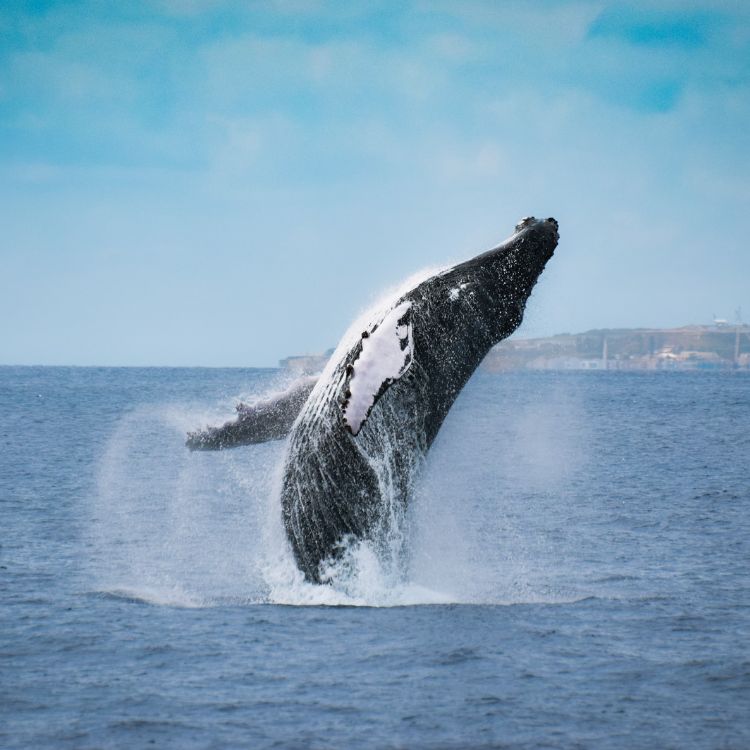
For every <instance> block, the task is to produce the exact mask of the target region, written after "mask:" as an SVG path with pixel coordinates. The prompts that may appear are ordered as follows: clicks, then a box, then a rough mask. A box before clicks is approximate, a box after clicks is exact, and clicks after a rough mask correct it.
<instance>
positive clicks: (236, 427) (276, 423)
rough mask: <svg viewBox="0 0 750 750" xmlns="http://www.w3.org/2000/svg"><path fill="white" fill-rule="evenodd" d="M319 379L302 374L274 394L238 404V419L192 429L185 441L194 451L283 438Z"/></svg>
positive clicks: (215, 449)
mask: <svg viewBox="0 0 750 750" xmlns="http://www.w3.org/2000/svg"><path fill="white" fill-rule="evenodd" d="M316 382H317V376H315V377H309V378H303V379H301V380H298V381H297V382H296V383H294V385H292V386H291V388H289V389H288V390H286V391H284V392H283V393H281V394H278V395H277V396H275V397H273V398H270V399H267V400H265V401H260V402H258V403H257V404H253V405H251V406H249V405H247V404H242V403H240V404H237V419H235V420H233V421H231V422H226V423H225V424H223V425H222V426H221V427H207V428H206V429H205V430H196V431H195V432H189V433H188V435H187V440H186V441H185V445H187V447H188V448H190V450H191V451H217V450H223V449H224V448H236V447H237V446H239V445H250V444H252V443H265V442H266V441H268V440H281V439H282V438H285V437H286V436H287V435H288V434H289V431H290V430H291V429H292V425H293V424H294V420H295V419H296V418H297V415H298V414H299V413H300V411H301V409H302V407H303V405H304V403H305V401H307V397H308V396H309V395H310V392H311V391H312V389H313V387H314V386H315V383H316Z"/></svg>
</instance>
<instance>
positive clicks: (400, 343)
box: [342, 302, 414, 435]
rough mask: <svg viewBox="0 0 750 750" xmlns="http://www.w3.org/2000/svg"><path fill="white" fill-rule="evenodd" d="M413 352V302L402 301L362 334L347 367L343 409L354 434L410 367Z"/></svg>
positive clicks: (346, 421) (347, 423) (345, 421)
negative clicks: (381, 398) (353, 356)
mask: <svg viewBox="0 0 750 750" xmlns="http://www.w3.org/2000/svg"><path fill="white" fill-rule="evenodd" d="M413 355H414V339H413V336H412V320H411V302H402V303H401V304H400V305H398V306H397V307H395V308H393V310H391V311H390V312H389V313H388V314H387V315H386V316H385V318H384V319H383V320H382V321H381V322H380V323H379V324H378V325H376V326H373V327H372V328H371V329H370V330H369V331H365V332H364V333H363V334H362V341H361V350H360V352H359V354H358V355H357V357H356V358H355V359H354V361H353V362H352V363H351V365H350V366H349V367H348V368H347V372H346V380H345V384H344V401H343V403H342V410H343V416H344V423H345V424H346V426H347V428H348V429H349V430H350V431H351V433H352V434H353V435H357V434H358V433H359V431H360V430H361V429H362V426H363V425H364V423H365V422H366V421H367V417H368V416H369V415H370V412H371V411H372V408H373V407H374V406H375V404H376V403H377V401H378V399H379V398H380V397H381V396H382V395H383V394H384V393H385V392H386V391H387V390H388V388H389V387H390V386H391V385H392V384H393V383H395V382H396V381H397V380H398V379H399V378H401V377H402V376H403V375H404V373H406V372H407V370H408V369H409V367H411V363H412V358H413Z"/></svg>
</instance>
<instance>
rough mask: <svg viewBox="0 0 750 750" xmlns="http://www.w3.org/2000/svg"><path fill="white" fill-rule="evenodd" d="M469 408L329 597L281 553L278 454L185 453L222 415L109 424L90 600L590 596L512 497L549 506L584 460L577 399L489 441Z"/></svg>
mask: <svg viewBox="0 0 750 750" xmlns="http://www.w3.org/2000/svg"><path fill="white" fill-rule="evenodd" d="M275 390H276V389H275V387H274V384H268V383H267V382H260V383H258V385H257V390H256V391H247V392H245V393H243V394H242V398H240V394H238V395H237V398H236V400H237V401H239V400H244V401H246V402H250V403H252V402H253V401H254V400H259V399H261V398H268V397H269V394H273V392H274V391H275ZM464 401H468V403H464V402H463V401H459V403H458V404H457V406H456V409H455V412H456V415H455V417H451V418H449V419H448V422H447V424H446V427H445V429H444V431H443V433H442V434H441V437H440V438H439V439H438V441H437V443H436V445H435V446H434V447H433V449H432V453H431V455H430V457H429V459H428V461H427V463H426V465H425V467H424V470H423V471H422V473H421V476H419V477H418V480H417V482H416V483H415V487H414V502H413V504H412V506H411V508H410V509H409V511H408V514H407V516H406V517H403V518H402V517H401V516H400V515H399V514H395V515H394V516H393V517H392V518H391V519H390V523H389V524H387V526H386V528H387V530H388V532H389V533H388V535H387V536H386V535H383V536H382V537H381V538H379V539H378V540H377V542H376V543H373V542H372V541H364V542H358V541H354V540H350V542H349V543H348V544H347V545H346V548H345V551H344V553H343V555H342V557H341V559H339V560H336V561H332V562H330V563H329V564H328V565H327V572H328V575H329V577H330V579H331V583H330V585H327V586H317V585H311V584H309V583H307V582H305V581H304V579H303V578H302V576H301V574H300V572H299V570H298V569H297V567H296V564H295V562H294V559H293V556H292V554H291V549H290V547H289V545H288V542H287V539H286V534H285V531H284V528H283V525H282V521H281V513H280V501H279V484H280V472H281V470H282V465H283V460H284V451H285V443H284V441H272V442H269V443H265V444H260V445H253V446H246V447H242V448H238V449H234V450H225V451H219V452H195V453H191V452H189V451H188V450H187V449H186V448H185V446H184V436H185V434H186V432H187V431H188V430H191V429H194V428H195V427H196V426H198V425H201V424H205V423H207V422H213V423H220V422H221V421H223V420H225V419H228V418H230V416H231V413H229V412H227V410H226V403H219V404H216V403H214V404H210V403H205V404H193V405H185V404H174V403H173V404H170V403H162V404H149V405H148V406H138V407H136V408H135V409H133V410H132V411H130V412H128V413H127V414H125V415H124V416H123V417H121V418H120V419H119V420H118V421H117V423H116V425H115V427H114V429H113V431H112V433H111V435H110V436H109V438H108V440H107V442H106V446H105V448H104V450H103V453H102V455H101V457H100V459H99V461H98V465H97V469H96V491H95V492H94V493H93V495H92V498H91V508H90V511H89V513H90V515H89V519H88V522H89V527H88V529H87V535H88V537H89V541H90V544H91V549H92V554H91V557H90V560H89V561H88V566H87V567H88V570H87V576H89V577H90V580H91V585H92V586H94V588H95V590H98V591H101V592H105V593H108V594H110V595H116V596H123V597H130V598H133V599H139V600H143V601H147V602H152V603H156V604H166V605H176V606H186V607H207V606H217V605H222V604H227V603H236V604H243V603H244V604H251V603H280V604H290V605H295V604H298V605H315V604H338V605H353V606H355V605H360V606H395V605H411V604H434V603H471V604H513V603H519V602H554V601H556V600H558V599H561V600H563V601H571V600H575V599H576V598H581V597H584V596H587V595H589V594H590V592H589V593H583V592H582V591H581V590H579V589H576V588H574V587H567V588H566V587H565V586H560V585H559V584H558V583H557V582H556V581H555V576H554V574H553V572H552V570H550V569H547V568H546V566H545V563H546V561H547V558H548V557H549V555H546V554H545V550H544V549H543V548H539V540H538V539H534V538H533V536H531V537H530V536H529V523H528V521H529V519H528V518H527V516H533V515H535V512H536V511H535V509H534V508H531V509H526V510H525V512H524V511H519V508H518V504H517V498H518V496H519V493H520V494H533V495H535V496H539V495H544V494H545V493H549V492H552V491H555V490H556V488H558V487H560V486H562V485H563V484H564V483H565V481H566V478H569V477H570V475H571V474H572V473H574V472H575V471H576V468H577V466H578V465H579V464H580V463H581V462H582V461H583V460H584V457H585V436H584V435H583V426H582V423H583V415H582V413H581V403H580V399H579V398H578V397H577V395H576V394H575V393H571V392H570V389H567V390H566V391H565V392H561V391H558V392H555V389H553V390H552V392H551V393H550V394H548V398H547V399H546V401H545V403H543V404H531V403H529V404H526V405H524V406H523V408H521V409H520V410H518V411H517V412H514V413H509V414H506V415H505V419H503V420H501V421H500V423H499V425H497V426H496V427H494V428H493V426H492V424H493V423H495V422H497V420H496V419H494V415H492V413H489V414H488V413H487V412H486V411H484V413H483V414H480V415H479V420H480V421H479V423H478V424H476V423H475V422H474V419H475V417H476V415H475V414H474V413H473V412H474V411H475V410H474V409H472V404H471V401H470V397H469V399H464ZM224 402H226V399H224ZM222 406H223V407H224V408H223V409H222ZM493 433H494V434H493ZM478 435H486V436H488V438H487V439H485V440H481V439H478V437H477V436H478ZM457 446H458V448H457ZM498 470H499V471H498ZM498 474H499V476H501V477H502V478H503V483H502V484H498V482H497V481H496V475H498ZM385 512H388V511H387V503H386V509H385ZM532 528H533V524H532ZM551 567H554V566H551Z"/></svg>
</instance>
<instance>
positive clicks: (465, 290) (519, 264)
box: [436, 216, 559, 347]
mask: <svg viewBox="0 0 750 750" xmlns="http://www.w3.org/2000/svg"><path fill="white" fill-rule="evenodd" d="M558 240H559V232H558V224H557V221H556V220H555V219H553V218H549V219H536V218H534V217H533V216H528V217H526V218H524V219H521V221H519V222H518V224H517V225H516V227H515V231H514V233H513V234H512V235H511V236H510V237H509V238H508V239H507V240H505V242H503V243H501V244H500V245H498V246H497V247H495V248H493V249H492V250H488V251H487V252H484V253H482V254H480V255H477V256H476V257H474V258H471V259H470V260H467V261H465V262H463V263H459V264H458V265H456V266H453V267H452V268H450V269H448V270H447V271H445V272H444V273H443V274H439V275H438V276H437V277H436V280H438V281H439V282H440V283H441V284H442V285H446V284H447V285H448V286H449V291H448V300H449V303H450V305H451V306H452V307H453V315H452V320H453V325H454V326H457V327H460V326H461V325H466V326H468V327H470V328H472V329H474V330H475V331H476V332H477V337H478V338H480V339H481V340H482V346H485V347H487V346H492V345H494V344H496V343H497V342H498V341H500V340H501V339H502V338H505V337H506V336H508V335H510V334H511V333H512V332H513V331H514V330H515V329H516V328H517V327H518V325H519V324H520V323H521V320H522V318H523V312H524V308H525V306H526V301H527V300H528V298H529V296H530V295H531V292H532V290H533V288H534V285H535V284H536V282H537V280H538V279H539V276H540V274H541V273H542V271H543V270H544V267H545V265H546V264H547V262H548V261H549V259H550V258H551V257H552V255H553V254H554V252H555V248H556V247H557V243H558Z"/></svg>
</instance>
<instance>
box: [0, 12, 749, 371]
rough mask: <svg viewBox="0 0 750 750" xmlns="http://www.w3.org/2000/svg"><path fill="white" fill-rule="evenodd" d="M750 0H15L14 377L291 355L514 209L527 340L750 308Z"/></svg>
mask: <svg viewBox="0 0 750 750" xmlns="http://www.w3.org/2000/svg"><path fill="white" fill-rule="evenodd" d="M749 167H750V3H747V2H742V1H738V2H722V1H721V0H718V1H716V2H690V1H689V0H682V1H680V2H668V1H666V0H655V1H653V2H627V3H612V2H594V1H591V2H589V0H582V1H581V2H553V1H551V0H540V1H539V2H526V1H524V2H514V1H513V0H508V1H507V2H506V1H503V2H497V1H494V0H493V1H487V2H484V1H480V0H453V1H451V2H448V1H446V0H432V1H431V2H420V1H418V0H414V1H411V2H410V1H408V0H407V1H406V2H396V1H395V0H391V1H390V2H375V1H372V2H371V1H368V0H362V2H352V3H341V2H318V1H316V0H309V1H307V0H277V1H276V2H233V1H231V0H228V1H226V2H223V1H222V0H150V1H145V0H144V1H140V0H129V2H126V3H111V2H106V1H105V0H92V1H91V2H87V1H85V0H83V1H80V2H21V1H18V0H6V2H4V3H2V4H1V5H0V364H48V365H169V366H183V365H188V366H192V365H200V366H275V365H276V363H277V361H278V359H279V358H281V357H285V356H288V355H290V354H300V353H313V352H320V351H323V350H325V349H327V348H329V347H332V346H335V344H336V343H337V341H338V339H339V337H340V336H341V334H342V333H343V332H344V330H345V329H346V328H347V326H348V324H349V322H350V321H351V320H352V319H353V318H354V317H355V316H356V315H357V314H359V313H360V312H361V311H362V310H363V309H365V308H366V307H368V306H369V305H370V304H372V303H373V301H374V300H376V299H377V298H378V297H379V296H380V295H381V294H382V293H383V291H384V290H385V289H387V288H388V287H390V286H392V285H394V284H396V283H398V282H399V280H401V279H403V278H405V277H407V276H409V275H411V274H413V273H414V272H416V271H418V270H420V269H422V268H425V267H440V266H444V265H446V264H450V263H454V262H458V261H461V260H464V259H466V258H468V257H471V256H472V255H475V254H477V253H478V252H480V251H483V250H486V249H488V248H490V247H493V246H494V245H496V244H498V243H499V242H500V241H502V240H503V239H505V238H506V237H507V236H509V235H510V234H511V232H512V229H513V226H514V225H515V223H516V222H517V221H518V220H519V219H520V218H521V217H523V216H527V215H535V216H540V217H547V216H554V217H556V218H557V219H558V221H559V222H560V233H561V240H560V244H559V247H558V250H557V252H556V254H555V256H554V258H553V259H552V260H551V261H550V263H549V264H548V267H547V270H546V271H545V272H544V274H543V276H542V278H541V280H540V282H539V284H538V285H537V288H536V290H535V292H534V294H533V296H532V297H531V299H530V300H529V303H528V306H527V312H526V317H525V320H524V323H523V325H522V326H521V329H519V332H518V333H517V334H516V335H519V336H542V335H551V334H555V333H562V332H578V331H584V330H588V329H591V328H603V327H641V326H644V327H650V326H660V327H670V326H679V325H683V324H697V323H707V322H710V321H711V320H712V319H713V317H714V316H717V317H721V318H727V319H729V320H730V321H733V320H734V319H735V314H736V313H735V311H736V310H737V309H738V308H739V309H741V311H742V312H741V314H742V316H743V317H744V319H745V320H746V321H747V320H750V252H748V240H747V237H748V234H750V233H749V232H748V228H747V226H746V225H747V222H748V221H749V220H750V179H749V177H750V169H749Z"/></svg>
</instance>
